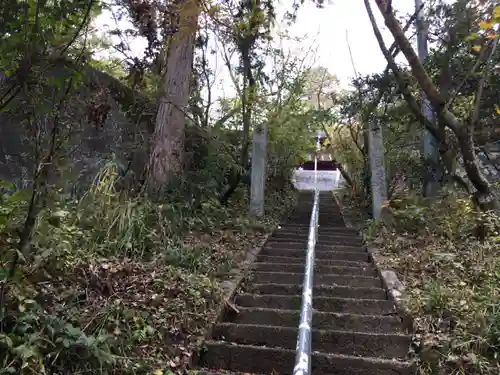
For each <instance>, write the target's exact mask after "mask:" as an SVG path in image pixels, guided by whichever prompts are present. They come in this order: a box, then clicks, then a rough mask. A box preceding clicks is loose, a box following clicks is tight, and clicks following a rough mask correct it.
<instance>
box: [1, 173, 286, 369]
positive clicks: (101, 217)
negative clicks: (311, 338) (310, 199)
mask: <svg viewBox="0 0 500 375" xmlns="http://www.w3.org/2000/svg"><path fill="white" fill-rule="evenodd" d="M116 179H117V173H116V168H115V166H113V165H112V164H110V165H108V167H107V168H106V169H105V170H103V171H102V172H101V174H100V175H99V176H98V177H97V178H96V181H97V182H98V183H96V184H95V185H94V186H93V187H92V188H91V189H90V190H89V191H88V192H87V193H86V194H85V195H84V196H83V197H82V198H81V199H79V200H68V199H65V198H64V197H62V196H57V195H56V196H55V197H53V198H54V199H52V200H50V202H52V203H51V204H50V206H48V207H46V209H45V210H44V211H43V212H42V213H41V214H40V216H39V220H38V222H37V225H36V231H35V234H34V238H33V241H32V243H33V246H32V249H31V253H30V255H29V257H28V258H27V259H22V261H21V264H20V265H19V267H18V268H17V270H16V272H15V275H14V278H13V279H10V280H8V279H7V278H6V273H7V271H8V268H9V262H10V260H11V255H12V252H13V251H14V248H15V244H16V242H17V232H16V230H15V228H18V227H19V226H20V225H21V223H22V221H23V219H24V215H25V210H26V206H27V199H28V196H27V194H25V193H22V192H12V193H9V192H8V191H9V189H8V186H4V187H5V188H6V189H4V190H5V191H4V192H3V194H2V195H0V246H2V249H3V251H2V255H1V258H0V259H1V261H2V267H1V270H2V272H3V275H2V276H3V277H2V279H3V281H2V285H1V286H2V290H1V291H2V306H1V314H2V315H1V321H0V324H1V326H0V360H1V361H2V362H1V364H0V366H1V367H0V374H8V373H16V374H64V375H65V374H148V373H149V374H150V373H153V372H154V371H156V372H155V373H156V374H160V373H167V372H169V371H173V372H183V371H184V370H185V368H186V365H187V363H188V362H189V358H190V356H191V353H192V350H193V347H194V346H196V345H197V343H198V341H199V338H200V336H201V335H202V334H203V332H204V330H205V329H206V327H207V326H208V324H209V323H210V322H212V321H213V320H214V319H215V314H216V311H217V307H218V306H219V304H220V303H221V289H220V287H219V282H220V280H221V279H223V278H224V277H225V275H227V273H228V272H229V270H230V269H231V268H233V267H234V266H236V265H237V263H238V262H239V261H240V260H241V259H242V256H243V255H244V252H245V251H246V249H248V248H249V247H253V246H257V245H258V244H259V243H260V242H261V241H262V240H263V238H264V237H265V234H266V231H268V230H269V229H270V228H271V227H272V226H273V225H274V224H275V223H276V221H277V220H278V219H279V218H280V217H281V216H282V215H283V214H284V212H285V211H286V210H287V209H288V208H289V207H290V205H291V204H292V203H293V194H290V192H280V193H275V194H274V195H271V196H270V197H269V201H268V202H267V203H268V204H267V212H268V213H269V214H268V215H267V216H266V217H265V218H263V219H262V220H259V221H256V220H254V219H251V218H250V217H249V216H248V214H247V206H248V204H247V203H248V202H247V200H246V198H245V196H244V194H243V195H242V199H239V200H237V201H234V202H231V203H232V204H231V206H230V207H222V206H220V205H219V204H218V202H217V201H216V200H215V199H210V198H206V197H205V198H203V199H201V200H199V201H197V202H194V201H193V200H189V199H186V197H185V196H182V194H179V195H178V196H176V195H173V196H171V197H169V199H168V200H165V201H164V202H161V203H158V202H152V201H148V200H146V199H144V198H137V197H130V196H129V195H127V194H126V193H123V192H118V191H116V190H115V188H114V186H115V185H116ZM159 369H161V371H159Z"/></svg>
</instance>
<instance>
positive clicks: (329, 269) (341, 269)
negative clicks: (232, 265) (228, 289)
mask: <svg viewBox="0 0 500 375" xmlns="http://www.w3.org/2000/svg"><path fill="white" fill-rule="evenodd" d="M360 264H361V265H362V266H355V267H346V266H329V265H323V264H321V265H319V264H316V265H315V266H314V273H315V274H335V275H361V276H372V277H375V276H377V271H376V270H375V268H373V266H372V265H371V264H369V263H360ZM253 269H255V270H257V271H264V272H273V271H278V272H291V273H304V264H293V263H292V264H288V263H276V262H270V263H264V262H258V263H255V264H254V265H253Z"/></svg>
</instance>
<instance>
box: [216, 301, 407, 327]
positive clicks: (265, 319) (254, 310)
mask: <svg viewBox="0 0 500 375" xmlns="http://www.w3.org/2000/svg"><path fill="white" fill-rule="evenodd" d="M238 310H239V311H238V312H237V313H236V312H235V311H234V310H232V309H227V310H225V312H224V318H223V320H222V321H223V322H227V323H234V324H261V325H272V326H280V327H293V328H296V327H297V326H298V322H299V319H300V311H299V310H278V309H266V308H260V307H239V308H238ZM313 322H314V328H315V329H337V330H348V331H356V332H372V333H401V332H402V327H401V320H400V319H399V318H397V317H396V316H393V315H366V314H364V315H363V314H342V313H331V312H322V311H314V312H313Z"/></svg>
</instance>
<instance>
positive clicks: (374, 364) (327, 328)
mask: <svg viewBox="0 0 500 375" xmlns="http://www.w3.org/2000/svg"><path fill="white" fill-rule="evenodd" d="M311 193H312V192H309V193H306V194H301V198H300V201H301V203H300V204H299V207H298V208H297V210H296V211H295V212H294V213H292V214H291V215H290V218H289V220H288V221H287V222H286V223H285V224H283V225H282V226H281V227H279V228H278V229H276V230H275V232H274V233H273V235H272V236H271V237H269V239H268V241H267V242H266V244H265V245H264V247H263V249H262V250H261V252H260V253H259V255H258V256H257V262H256V263H254V264H252V266H251V269H252V271H253V272H252V274H251V276H250V277H249V278H248V279H247V281H246V282H245V283H244V284H243V285H242V286H241V288H240V291H239V292H238V294H237V295H236V296H235V297H234V304H235V307H233V308H229V307H226V308H225V310H224V311H223V314H222V316H221V318H222V320H221V322H219V323H218V324H216V325H215V327H214V329H213V330H212V331H211V339H210V340H209V341H208V342H206V343H205V347H206V349H207V351H205V352H203V353H201V356H200V362H199V365H200V366H202V367H206V368H207V371H209V372H222V373H234V374H237V373H238V374H241V375H242V374H245V375H248V374H266V375H269V374H274V373H278V374H281V373H292V370H293V367H294V364H295V355H296V352H295V349H296V342H297V330H298V328H297V327H298V324H299V321H300V307H301V302H302V283H303V278H304V263H305V260H306V252H307V240H308V235H309V222H310V216H311V210H312V196H313V195H312V194H311ZM320 199H322V200H323V201H322V205H321V207H320V214H319V224H320V225H319V229H318V239H317V243H316V260H315V266H314V286H313V327H312V329H313V330H312V351H313V352H312V362H311V364H312V372H313V373H314V375H327V374H328V375H367V374H368V375H398V374H399V375H410V374H414V373H415V368H414V366H413V364H412V363H409V362H407V361H405V359H404V358H406V356H407V352H408V349H409V347H410V343H411V337H410V336H408V335H405V334H403V332H402V331H403V327H402V324H401V320H400V318H399V317H398V316H397V315H396V311H395V306H394V305H393V303H392V302H391V301H389V300H388V299H387V293H386V291H385V290H384V289H383V288H382V281H381V280H380V278H379V277H378V275H377V271H376V269H375V267H374V265H373V263H372V262H371V257H370V255H369V254H368V252H367V250H366V248H365V247H364V245H363V241H362V238H361V236H360V235H359V233H358V231H357V230H355V229H348V228H346V226H345V223H344V220H343V218H342V215H341V214H340V212H339V209H338V206H337V205H336V203H335V200H334V199H333V197H332V194H331V193H325V194H321V198H320ZM222 340H223V341H222ZM222 369H223V370H222ZM207 375H215V374H213V373H209V374H207Z"/></svg>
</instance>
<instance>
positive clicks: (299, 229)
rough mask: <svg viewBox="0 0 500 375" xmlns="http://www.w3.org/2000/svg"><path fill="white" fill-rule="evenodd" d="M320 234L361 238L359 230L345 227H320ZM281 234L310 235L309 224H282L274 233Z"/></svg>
mask: <svg viewBox="0 0 500 375" xmlns="http://www.w3.org/2000/svg"><path fill="white" fill-rule="evenodd" d="M317 230H318V233H319V234H323V233H325V234H348V235H353V236H359V230H357V229H349V228H346V227H345V226H333V227H332V226H326V225H320V226H319V227H318V228H317ZM281 232H295V233H298V234H308V233H309V223H307V224H303V225H292V224H290V223H287V224H282V225H280V226H278V228H276V229H275V231H274V232H273V234H274V233H281Z"/></svg>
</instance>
